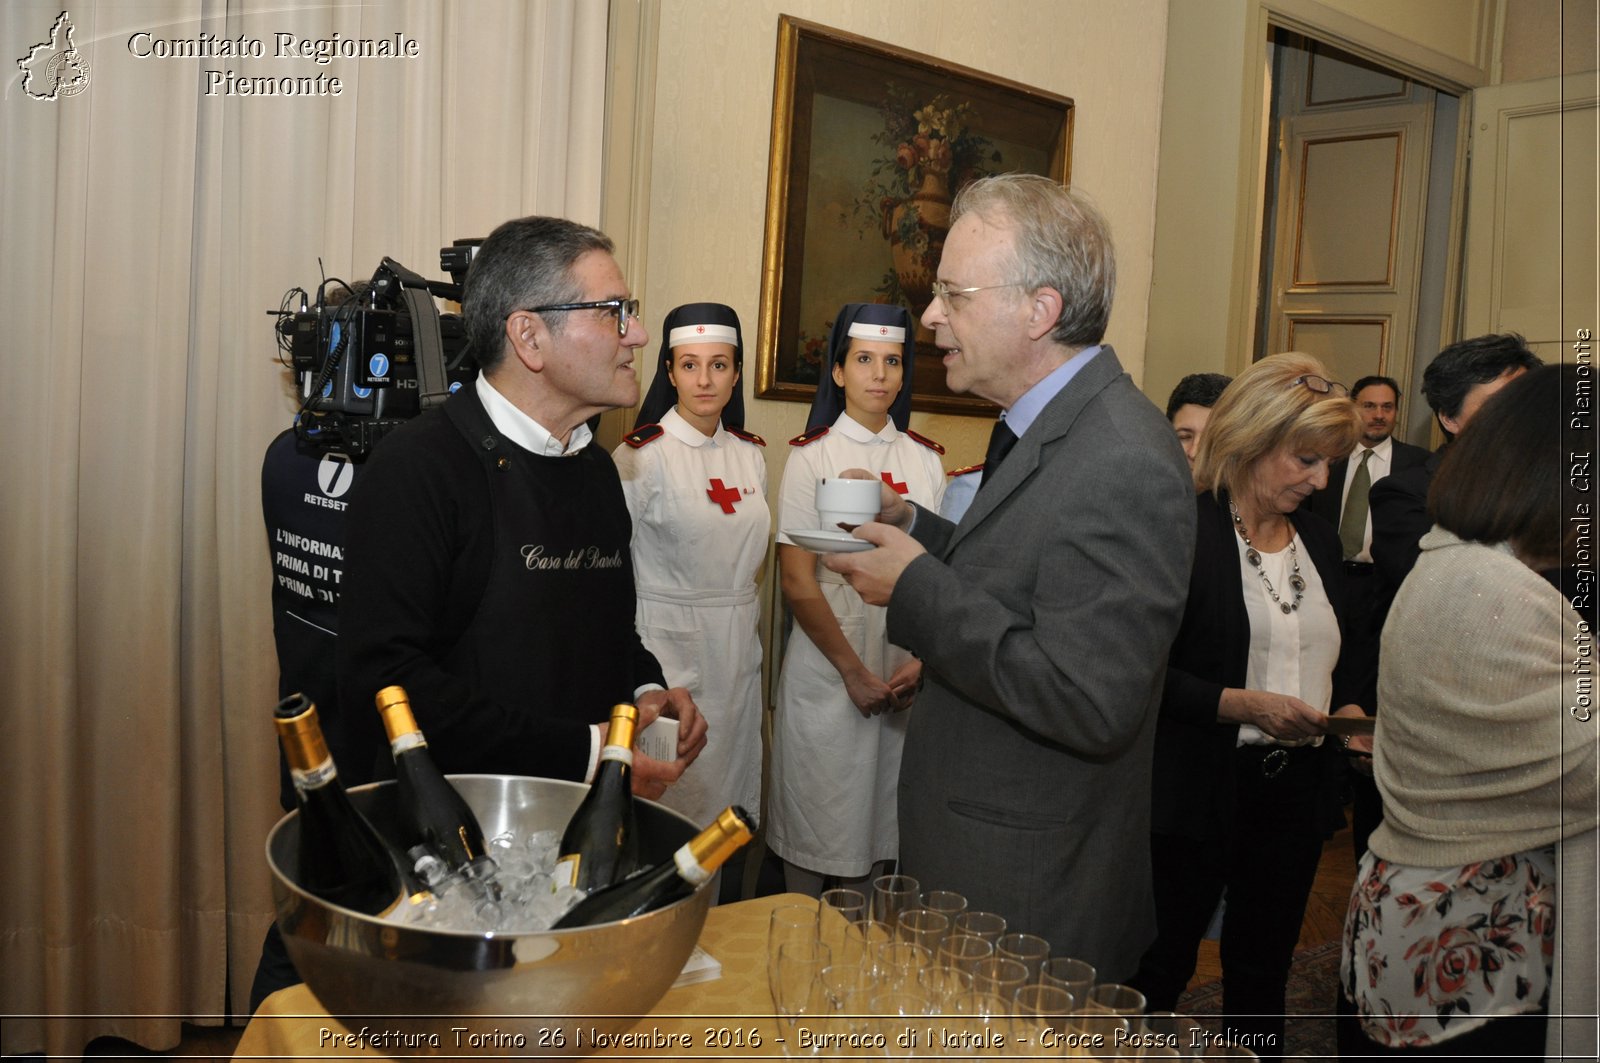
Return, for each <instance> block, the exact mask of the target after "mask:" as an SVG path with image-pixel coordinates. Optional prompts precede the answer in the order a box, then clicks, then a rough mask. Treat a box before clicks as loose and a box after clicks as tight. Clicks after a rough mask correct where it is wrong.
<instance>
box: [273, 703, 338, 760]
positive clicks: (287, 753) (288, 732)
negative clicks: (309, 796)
mask: <svg viewBox="0 0 1600 1063" xmlns="http://www.w3.org/2000/svg"><path fill="white" fill-rule="evenodd" d="M272 722H273V724H274V726H276V727H277V729H278V740H279V741H280V742H281V743H282V744H283V756H284V759H285V760H287V761H288V762H289V767H290V768H292V769H294V770H295V771H313V770H315V769H317V768H319V767H321V766H322V765H323V764H324V763H325V762H326V761H327V760H328V759H329V758H328V743H327V740H326V739H324V738H323V737H322V723H321V721H320V720H318V718H317V705H316V702H314V701H312V700H311V699H310V698H308V697H306V696H305V695H304V694H290V695H289V696H288V697H286V698H284V699H283V700H282V701H280V702H278V708H277V710H276V711H275V712H274V713H273V714H272Z"/></svg>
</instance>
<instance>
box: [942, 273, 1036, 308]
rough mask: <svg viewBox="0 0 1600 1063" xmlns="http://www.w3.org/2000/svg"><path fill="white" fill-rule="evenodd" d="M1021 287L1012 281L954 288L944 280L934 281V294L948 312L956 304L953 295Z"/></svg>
mask: <svg viewBox="0 0 1600 1063" xmlns="http://www.w3.org/2000/svg"><path fill="white" fill-rule="evenodd" d="M1020 287H1022V285H1021V284H1019V283H1017V282H1016V281H1011V282H1009V283H1007V284H980V285H978V286H977V287H975V288H952V287H950V285H948V284H946V283H945V282H944V281H934V282H933V294H934V295H935V296H937V297H938V299H939V302H941V303H943V304H944V309H945V313H947V314H948V313H949V312H950V311H951V309H952V308H953V306H954V304H953V303H951V301H950V297H951V296H952V295H971V294H972V293H973V292H986V291H989V290H990V289H991V288H1020Z"/></svg>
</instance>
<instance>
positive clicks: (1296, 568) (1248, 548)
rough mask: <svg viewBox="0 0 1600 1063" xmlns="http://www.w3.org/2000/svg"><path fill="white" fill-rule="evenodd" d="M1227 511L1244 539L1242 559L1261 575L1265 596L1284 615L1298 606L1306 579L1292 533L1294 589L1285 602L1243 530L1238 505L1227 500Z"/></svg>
mask: <svg viewBox="0 0 1600 1063" xmlns="http://www.w3.org/2000/svg"><path fill="white" fill-rule="evenodd" d="M1228 512H1229V513H1232V514H1233V526H1234V527H1235V528H1237V529H1238V531H1239V538H1241V539H1243V540H1244V559H1245V560H1246V561H1248V562H1250V567H1251V568H1253V569H1255V570H1256V575H1258V576H1260V577H1261V583H1262V585H1263V586H1264V587H1266V588H1267V597H1269V598H1271V599H1272V600H1273V601H1274V602H1275V603H1277V606H1278V608H1279V609H1282V610H1283V612H1284V615H1286V616H1287V615H1288V614H1289V613H1292V612H1294V611H1295V610H1296V609H1298V608H1300V599H1302V598H1304V597H1305V596H1306V581H1305V580H1304V579H1302V578H1301V576H1300V553H1299V551H1297V550H1296V549H1295V548H1294V534H1293V533H1292V532H1291V533H1290V535H1289V564H1290V566H1292V568H1293V571H1292V572H1291V573H1290V574H1289V589H1290V590H1292V591H1294V601H1292V602H1286V601H1284V600H1283V598H1282V596H1280V595H1279V594H1278V591H1277V589H1276V588H1274V587H1273V586H1272V581H1271V580H1270V579H1268V578H1267V573H1266V570H1265V569H1263V568H1262V567H1261V551H1260V550H1257V549H1256V548H1255V546H1253V545H1252V544H1251V542H1250V536H1249V535H1248V534H1247V533H1246V532H1245V530H1244V519H1243V518H1241V517H1240V516H1239V507H1238V506H1236V505H1234V504H1233V500H1232V499H1229V500H1228Z"/></svg>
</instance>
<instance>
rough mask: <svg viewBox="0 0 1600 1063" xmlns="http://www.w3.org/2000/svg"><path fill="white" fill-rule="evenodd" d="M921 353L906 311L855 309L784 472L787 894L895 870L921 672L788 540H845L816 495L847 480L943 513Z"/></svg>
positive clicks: (842, 315)
mask: <svg viewBox="0 0 1600 1063" xmlns="http://www.w3.org/2000/svg"><path fill="white" fill-rule="evenodd" d="M915 349H916V343H915V339H914V336H913V333H912V329H911V317H910V315H909V314H907V313H906V311H905V310H904V309H902V308H900V307H897V306H884V305H880V304H875V303H851V304H848V305H847V306H845V307H844V309H843V310H841V311H840V312H839V316H838V318H837V319H836V320H835V321H834V324H833V331H832V333H831V334H830V335H829V337H828V352H829V357H828V362H827V364H826V365H825V367H824V372H823V375H822V380H821V381H820V382H819V384H818V386H817V395H816V399H815V400H814V401H813V403H812V406H811V415H810V417H809V419H808V420H807V422H806V423H807V425H808V428H807V430H806V432H805V433H804V434H802V435H800V436H798V437H796V438H795V439H793V440H791V441H790V446H791V447H793V448H794V449H793V450H791V451H790V454H789V459H788V462H787V464H786V465H785V466H784V470H783V486H782V489H781V491H780V493H779V502H778V527H779V528H780V529H781V530H780V532H779V533H778V566H779V571H780V574H781V577H782V585H783V596H784V600H785V602H786V603H787V604H788V606H789V609H790V611H791V612H792V613H793V615H794V627H793V631H792V632H791V634H790V636H789V641H788V646H787V648H786V650H785V652H784V658H783V670H782V673H781V675H780V677H779V681H778V694H777V700H776V706H775V716H774V721H773V754H772V779H771V785H770V787H769V794H768V822H767V843H768V845H769V846H770V847H771V848H772V850H773V851H774V852H775V853H777V855H778V856H780V857H782V858H783V860H784V875H785V879H786V885H787V887H788V888H789V889H790V890H793V891H796V892H801V893H808V894H811V895H813V896H815V895H819V894H820V893H821V891H822V889H823V888H824V887H825V886H826V885H829V884H830V882H831V881H837V882H842V883H854V884H858V885H860V884H864V883H865V880H867V879H869V878H870V877H871V876H872V875H874V874H875V873H880V872H881V869H882V866H883V865H887V864H888V863H889V862H891V861H893V860H894V859H895V858H896V855H897V853H898V850H899V828H898V821H897V818H896V808H895V801H896V796H895V790H896V783H897V780H898V777H899V774H900V752H901V747H902V745H903V743H904V740H905V727H906V710H907V709H909V708H910V707H911V702H912V701H913V699H914V698H915V697H916V692H917V688H918V686H919V684H920V682H921V678H922V662H920V661H918V660H916V659H915V658H913V657H912V656H911V654H910V653H908V652H907V651H905V650H903V649H901V648H900V647H898V646H894V645H891V644H890V642H889V640H888V637H887V635H886V632H885V624H886V619H885V618H886V613H885V610H884V609H883V608H882V607H879V606H869V605H867V604H866V603H864V602H863V601H862V600H861V598H860V596H859V595H857V594H856V592H855V591H853V590H851V589H850V586H849V585H848V584H847V583H845V581H844V579H843V578H842V577H840V576H838V575H836V574H834V573H832V572H830V571H828V570H827V569H826V568H824V567H822V565H821V563H820V558H819V556H818V554H816V553H813V552H811V551H810V550H807V549H805V548H804V547H802V546H800V545H798V543H797V542H796V540H795V538H794V537H792V536H791V535H790V534H789V533H790V532H802V533H803V532H807V531H810V532H813V533H816V532H821V533H835V534H837V533H838V531H839V530H838V529H824V528H822V527H821V523H822V522H821V519H820V518H819V517H818V516H817V511H816V504H815V491H816V486H817V481H818V480H820V479H822V478H824V477H833V476H837V475H838V474H839V473H841V472H843V471H844V470H846V469H866V470H867V471H869V472H871V473H873V474H874V475H876V476H879V477H881V478H882V479H883V481H884V482H885V483H887V484H889V486H890V487H892V488H894V489H895V490H896V491H899V492H900V493H901V494H904V495H906V496H907V497H908V498H910V499H911V500H913V501H915V502H918V503H920V504H922V505H923V506H925V507H927V508H928V509H929V510H932V511H935V512H937V511H938V508H939V500H940V498H941V496H942V495H943V493H944V480H945V477H944V469H943V467H942V465H941V463H940V460H939V455H940V454H942V453H943V448H942V447H940V446H939V444H937V443H935V442H933V441H932V440H930V439H926V438H924V437H922V436H919V435H917V434H916V433H914V432H910V431H909V430H908V429H907V427H906V425H907V422H908V420H909V419H910V415H911V371H912V358H913V355H914V353H915ZM807 538H810V539H811V540H812V542H813V543H814V544H815V543H816V542H818V537H817V536H816V535H815V534H813V535H811V536H807ZM845 538H848V536H845Z"/></svg>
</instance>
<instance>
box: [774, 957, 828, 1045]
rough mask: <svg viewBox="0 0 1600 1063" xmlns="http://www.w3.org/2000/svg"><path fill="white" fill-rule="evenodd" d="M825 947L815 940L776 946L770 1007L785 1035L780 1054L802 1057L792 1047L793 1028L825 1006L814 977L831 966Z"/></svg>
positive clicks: (793, 1039)
mask: <svg viewBox="0 0 1600 1063" xmlns="http://www.w3.org/2000/svg"><path fill="white" fill-rule="evenodd" d="M832 959H833V957H832V954H831V953H830V951H829V949H828V946H826V945H824V944H822V943H821V942H820V941H817V940H816V939H815V938H812V939H810V940H806V941H799V940H796V941H787V942H785V943H784V944H782V945H780V946H779V947H778V956H777V962H776V966H775V968H774V976H773V979H772V1004H773V1007H774V1009H775V1010H776V1011H777V1015H778V1018H779V1019H780V1020H781V1025H782V1027H783V1030H784V1033H785V1035H786V1036H785V1040H784V1053H785V1054H786V1055H792V1054H803V1053H802V1052H801V1051H800V1050H799V1048H798V1045H797V1044H795V1027H796V1026H797V1025H798V1024H799V1022H800V1020H801V1019H803V1018H805V1017H806V1016H808V1015H814V1014H816V1013H817V1012H818V1011H819V1010H821V1009H822V1008H823V1007H824V1005H825V1000H826V998H825V996H824V995H823V994H822V993H821V992H820V989H819V985H818V982H817V975H818V974H819V973H821V971H822V970H823V969H824V968H826V967H828V966H829V965H830V964H831V963H832Z"/></svg>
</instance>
